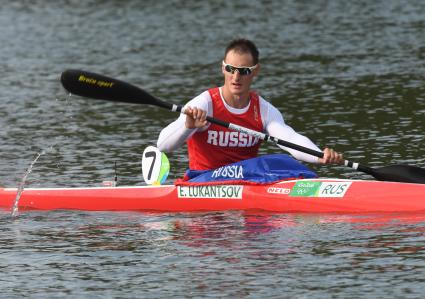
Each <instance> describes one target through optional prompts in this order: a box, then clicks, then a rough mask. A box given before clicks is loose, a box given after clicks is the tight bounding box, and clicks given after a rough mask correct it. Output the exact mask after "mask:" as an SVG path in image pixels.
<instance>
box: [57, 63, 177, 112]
mask: <svg viewBox="0 0 425 299" xmlns="http://www.w3.org/2000/svg"><path fill="white" fill-rule="evenodd" d="M61 82H62V85H63V87H64V88H65V89H66V90H67V91H69V92H70V93H72V94H75V95H79V96H83V97H87V98H93V99H99V100H107V101H113V102H125V103H133V104H147V105H154V106H160V107H163V108H167V109H171V108H172V104H169V103H166V102H164V101H161V100H159V99H157V98H155V97H154V96H152V95H150V94H149V93H147V92H146V91H144V90H143V89H141V88H138V87H136V86H134V85H131V84H129V83H126V82H123V81H120V80H117V79H113V78H109V77H107V76H103V75H99V74H96V73H91V72H86V71H82V70H66V71H64V72H63V73H62V76H61Z"/></svg>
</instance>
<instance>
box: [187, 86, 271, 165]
mask: <svg viewBox="0 0 425 299" xmlns="http://www.w3.org/2000/svg"><path fill="white" fill-rule="evenodd" d="M208 92H209V94H210V96H211V100H212V107H213V113H212V116H213V117H214V118H217V119H220V120H223V121H226V122H231V123H234V124H236V125H240V126H243V127H246V128H249V129H252V130H256V131H260V132H263V122H262V119H261V113H260V100H259V97H258V95H257V94H256V93H255V92H250V93H249V98H250V104H249V108H248V110H247V111H246V112H244V113H242V114H234V113H231V112H230V111H229V110H227V109H226V107H225V105H224V103H223V100H222V98H221V95H220V90H219V88H218V87H217V88H213V89H210V90H208ZM260 144H261V140H260V139H259V138H257V137H252V136H249V135H248V134H246V133H241V132H237V131H233V130H229V129H227V128H224V127H221V126H218V125H216V124H210V126H209V127H208V129H207V130H205V131H202V132H196V133H195V134H193V135H192V136H191V137H190V138H189V140H188V141H187V146H188V156H189V168H190V169H192V170H207V169H214V168H218V167H221V166H224V165H227V164H230V163H234V162H237V161H241V160H246V159H250V158H254V157H256V156H257V155H258V149H259V147H260Z"/></svg>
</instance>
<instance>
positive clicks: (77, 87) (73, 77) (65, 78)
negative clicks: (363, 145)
mask: <svg viewBox="0 0 425 299" xmlns="http://www.w3.org/2000/svg"><path fill="white" fill-rule="evenodd" d="M61 82H62V85H63V87H64V88H65V89H66V90H68V91H69V92H70V93H72V94H76V95H79V96H83V97H88V98H94V99H101V100H108V101H114V102H125V103H134V104H147V105H153V106H158V107H162V108H166V109H168V110H171V111H175V112H180V113H184V109H183V106H181V105H176V104H170V103H167V102H164V101H163V100H160V99H158V98H156V97H154V96H153V95H151V94H149V93H148V92H146V91H145V90H143V89H141V88H139V87H137V86H134V85H132V84H129V83H126V82H124V81H120V80H117V79H113V78H110V77H107V76H103V75H99V74H96V73H91V72H86V71H82V70H66V71H64V72H63V73H62V76H61ZM207 121H208V122H210V123H214V124H216V125H219V126H222V127H225V128H228V129H231V130H235V131H239V132H242V133H245V134H248V135H250V136H253V137H257V138H259V139H261V140H264V141H267V142H271V143H275V144H277V145H280V146H283V147H288V148H292V149H294V150H297V151H300V152H303V153H306V154H309V155H312V156H315V157H318V158H323V156H324V154H323V153H322V152H319V151H315V150H312V149H310V148H306V147H304V146H301V145H298V144H295V143H291V142H288V141H285V140H282V139H279V138H276V137H273V136H270V135H267V134H265V133H262V132H258V131H255V130H251V129H248V128H245V127H242V126H239V125H236V124H232V123H229V122H225V121H222V120H219V119H216V118H213V117H210V116H207ZM344 165H345V166H347V167H350V168H352V169H355V170H358V171H362V172H364V173H367V174H369V175H371V176H373V177H375V178H376V179H378V180H388V181H397V182H409V183H422V184H424V183H425V169H423V168H420V167H416V166H409V165H390V166H386V167H381V168H371V167H368V166H364V165H360V164H359V163H355V162H351V161H348V160H345V161H344Z"/></svg>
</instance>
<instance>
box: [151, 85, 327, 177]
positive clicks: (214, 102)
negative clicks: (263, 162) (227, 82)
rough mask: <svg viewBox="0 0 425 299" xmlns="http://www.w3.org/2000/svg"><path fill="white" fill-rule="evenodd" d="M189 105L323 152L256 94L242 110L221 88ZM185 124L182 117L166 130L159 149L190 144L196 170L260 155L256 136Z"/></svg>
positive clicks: (294, 152) (191, 162)
mask: <svg viewBox="0 0 425 299" xmlns="http://www.w3.org/2000/svg"><path fill="white" fill-rule="evenodd" d="M187 106H190V107H198V108H199V109H203V110H205V111H206V112H207V115H208V116H213V117H215V118H217V119H221V120H224V121H227V122H231V123H234V124H237V125H240V126H243V127H248V128H250V129H254V130H257V131H262V132H264V133H267V134H268V135H270V136H273V137H277V138H279V139H282V140H286V141H289V142H292V143H295V144H299V145H301V146H304V147H308V148H311V149H313V150H316V151H320V149H319V148H318V147H317V146H316V145H315V144H314V143H313V142H312V141H311V140H310V139H309V138H307V137H305V136H303V135H301V134H299V133H297V132H295V130H294V129H292V128H291V127H290V126H288V125H287V124H285V122H284V120H283V116H282V114H281V113H280V112H279V110H277V109H276V108H275V107H274V106H273V105H272V104H270V103H269V102H267V101H266V100H264V99H263V98H262V97H261V96H258V95H257V94H256V93H251V94H250V103H249V105H248V106H247V107H245V108H242V109H237V108H234V107H231V106H229V105H228V104H227V103H226V101H225V100H224V98H223V95H222V91H221V88H214V89H211V90H208V91H205V92H203V93H201V94H200V95H199V96H197V97H195V98H194V99H192V100H190V101H189V102H188V103H187V104H186V105H185V107H187ZM185 122H186V115H185V114H181V115H180V117H179V118H178V119H177V120H175V121H174V122H172V123H170V124H169V125H168V126H167V127H165V128H164V129H163V130H162V131H161V133H160V135H159V137H158V142H157V147H158V149H159V150H160V151H162V152H171V151H174V150H177V149H179V148H180V147H182V146H183V145H184V144H185V143H186V142H187V143H188V151H189V165H190V168H191V169H193V170H205V169H212V168H216V167H219V166H223V165H225V164H228V163H231V162H236V161H239V160H242V159H245V158H251V157H255V156H256V155H257V153H258V147H259V146H260V140H255V138H253V137H248V136H246V135H243V134H242V135H241V133H239V132H234V131H231V130H228V129H225V128H221V127H220V128H219V127H218V126H216V125H214V124H210V125H209V126H207V127H204V128H199V129H188V128H186V125H185ZM208 132H210V133H208ZM280 147H281V148H282V149H284V150H286V151H288V152H289V153H290V154H291V155H292V156H293V157H294V158H296V159H298V160H301V161H305V162H310V163H317V162H318V158H317V157H315V156H312V155H309V154H306V153H303V152H299V151H297V150H294V149H291V148H286V147H282V146H280ZM217 165H218V166H217ZM210 166H211V167H210ZM192 167H195V168H192Z"/></svg>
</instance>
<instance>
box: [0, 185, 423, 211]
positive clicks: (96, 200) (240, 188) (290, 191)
mask: <svg viewBox="0 0 425 299" xmlns="http://www.w3.org/2000/svg"><path fill="white" fill-rule="evenodd" d="M16 194H17V189H16V188H2V189H0V208H2V209H10V208H11V207H12V206H13V203H14V201H15V198H16ZM18 207H19V210H58V209H61V210H87V211H159V212H185V211H187V212H190V211H223V210H264V211H270V212H283V213H290V212H302V213H329V212H342V213H358V212H410V211H425V185H423V184H408V183H395V182H382V181H361V180H340V179H308V180H307V179H306V180H292V181H283V182H279V183H275V184H270V185H208V186H205V185H204V186H193V185H191V186H174V185H163V186H136V187H91V188H27V189H24V191H23V192H22V194H21V197H20V200H19V205H18Z"/></svg>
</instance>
